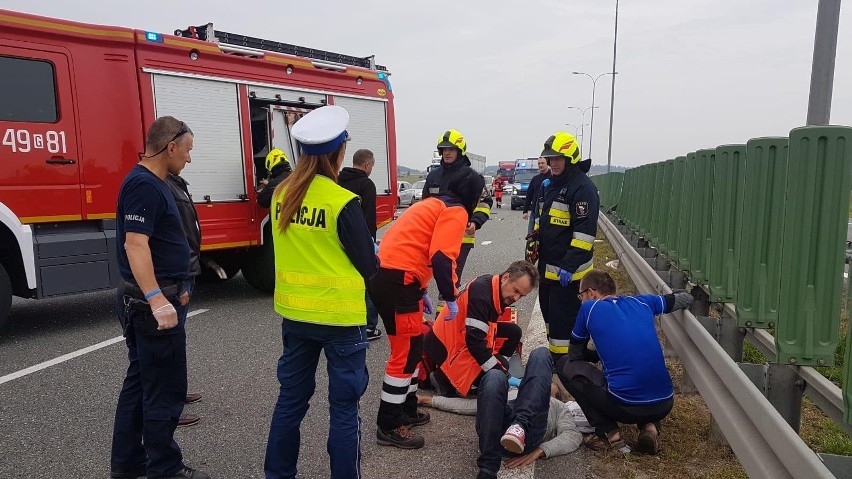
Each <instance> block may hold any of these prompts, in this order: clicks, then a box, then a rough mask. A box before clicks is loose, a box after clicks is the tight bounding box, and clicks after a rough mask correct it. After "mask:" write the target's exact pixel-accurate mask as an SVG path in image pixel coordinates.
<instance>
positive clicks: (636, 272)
mask: <svg viewBox="0 0 852 479" xmlns="http://www.w3.org/2000/svg"><path fill="white" fill-rule="evenodd" d="M598 223H599V226H600V227H601V229H602V230H603V232H604V234H606V236H607V238H608V239H609V242H610V244H611V245H612V248H613V250H614V251H615V253H616V254H617V255H618V257H619V259H620V261H621V264H622V265H623V266H624V268H625V270H626V271H627V273H628V274H629V275H630V277H631V279H633V282H634V284H635V285H636V288H637V289H638V290H639V292H641V293H656V294H668V293H670V292H671V289H670V288H669V286H668V285H667V284H666V283H665V282H664V281H663V280H662V279H661V278H660V277H659V276H658V275H657V273H656V272H655V271H654V270H653V268H651V266H650V265H648V263H647V262H646V261H645V259H644V258H642V257H641V256H640V255H639V253H638V252H636V250H635V249H633V247H632V246H631V245H630V244H629V243H628V242H627V240H626V239H625V238H624V236H623V235H622V234H621V233H620V232H619V231H618V229H617V228H616V227H615V225H614V224H613V223H612V222H611V221H610V220H609V218H607V217H606V215H603V214H601V215H600V216H599V220H598ZM661 324H662V328H663V331H664V332H665V334H666V337H667V338H668V340H669V342H670V343H671V344H672V346H673V347H674V349H675V351H676V352H677V355H678V357H679V359H680V360H681V362H682V363H683V366H684V368H685V369H686V371H687V373H688V374H689V376H690V378H691V379H692V380H693V382H694V383H695V385H696V387H697V388H698V391H699V393H700V394H701V397H702V398H703V399H704V402H705V403H706V404H707V407H708V408H709V409H710V412H711V413H712V414H713V418H714V419H715V420H716V422H717V423H718V425H719V427H720V429H721V430H722V433H723V434H724V435H725V439H726V440H727V441H728V443H729V444H730V445H731V448H732V449H733V451H734V453H735V454H736V455H737V458H738V459H739V461H740V463H741V464H742V465H743V468H744V469H745V470H746V473H748V475H749V477H752V478H767V479H770V478H771V479H779V478H808V479H816V478H834V477H835V476H834V475H832V473H831V472H830V471H829V470H828V468H826V466H825V465H824V464H823V463H822V461H821V460H820V459H819V457H818V456H817V455H816V454H815V453H814V452H813V451H812V450H811V449H810V448H808V446H807V445H806V444H805V443H804V442H803V441H802V440H801V438H800V437H799V436H798V434H796V432H795V431H794V430H793V429H792V428H791V427H790V426H789V425H788V424H787V422H786V421H785V420H784V419H783V418H782V417H781V415H780V414H779V413H778V411H776V410H775V408H774V407H773V406H772V405H771V404H770V403H769V401H768V400H767V399H766V398H765V397H764V396H763V394H762V393H761V392H760V391H759V390H758V389H757V388H756V387H755V386H754V385H753V384H752V382H751V381H750V380H749V378H748V377H747V376H746V375H745V373H744V372H743V371H742V370H741V369H740V368H739V366H738V365H737V364H736V363H735V362H734V361H733V360H732V359H731V358H730V357H729V356H728V355H727V353H725V351H724V350H723V349H722V347H721V346H720V345H719V343H717V342H716V341H715V340H714V339H713V337H712V336H710V334H709V333H708V332H707V330H706V329H705V328H704V327H703V326H702V325H701V324H700V323H699V322H698V320H697V319H696V318H695V316H693V315H692V313H690V312H689V311H678V312H675V313H672V314H667V315H663V316H662V318H661Z"/></svg>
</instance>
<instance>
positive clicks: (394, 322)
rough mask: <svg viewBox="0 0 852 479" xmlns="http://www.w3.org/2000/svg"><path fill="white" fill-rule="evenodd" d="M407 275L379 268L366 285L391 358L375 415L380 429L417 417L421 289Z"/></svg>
mask: <svg viewBox="0 0 852 479" xmlns="http://www.w3.org/2000/svg"><path fill="white" fill-rule="evenodd" d="M406 276H409V275H406V273H405V272H404V271H400V270H393V269H385V268H379V272H378V273H377V274H376V276H375V277H374V278H373V279H372V280H370V282H369V283H368V285H367V288H368V291H369V293H370V297H371V298H372V299H373V304H375V305H376V309H377V310H378V311H379V316H380V317H381V318H382V321H383V322H384V325H385V332H386V333H387V337H388V341H389V342H390V358H389V359H388V363H387V366H386V368H385V377H384V380H383V381H382V396H381V402H380V403H379V413H378V417H377V418H376V424H377V425H378V427H379V429H381V430H383V431H390V430H392V429H396V428H397V427H399V426H407V425H409V424H411V419H412V418H415V417H417V396H416V393H417V386H418V378H417V375H418V373H419V371H418V365H419V363H420V359H421V356H422V352H423V329H422V323H423V302H422V298H423V292H424V291H423V289H422V288H421V287H420V284H419V283H418V282H417V280H416V279H413V278H407V277H406ZM406 283H408V284H406Z"/></svg>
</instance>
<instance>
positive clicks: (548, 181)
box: [541, 178, 550, 188]
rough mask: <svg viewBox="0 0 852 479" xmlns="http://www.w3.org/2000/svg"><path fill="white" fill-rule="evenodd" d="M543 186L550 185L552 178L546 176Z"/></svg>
mask: <svg viewBox="0 0 852 479" xmlns="http://www.w3.org/2000/svg"><path fill="white" fill-rule="evenodd" d="M541 186H543V187H545V188H547V187H548V186H550V178H545V179H544V181H542V182H541Z"/></svg>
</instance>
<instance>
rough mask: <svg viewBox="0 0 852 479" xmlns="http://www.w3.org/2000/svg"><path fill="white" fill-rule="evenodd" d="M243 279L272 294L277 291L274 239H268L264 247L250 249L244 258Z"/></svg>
mask: <svg viewBox="0 0 852 479" xmlns="http://www.w3.org/2000/svg"><path fill="white" fill-rule="evenodd" d="M242 269H243V277H244V278H245V279H246V281H248V283H249V284H250V285H252V286H254V287H255V288H257V289H259V290H261V291H263V292H265V293H271V292H272V291H274V290H275V250H274V249H273V246H272V238H270V237H267V238H266V240H265V241H264V242H263V246H258V247H256V248H250V249H249V250H248V251H247V252H246V254H245V256H244V257H243V268H242Z"/></svg>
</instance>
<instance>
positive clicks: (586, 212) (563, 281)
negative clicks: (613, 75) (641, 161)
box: [533, 131, 599, 361]
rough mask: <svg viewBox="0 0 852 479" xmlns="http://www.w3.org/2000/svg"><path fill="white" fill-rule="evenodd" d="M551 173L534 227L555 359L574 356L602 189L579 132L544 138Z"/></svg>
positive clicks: (542, 300)
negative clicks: (594, 179) (582, 152)
mask: <svg viewBox="0 0 852 479" xmlns="http://www.w3.org/2000/svg"><path fill="white" fill-rule="evenodd" d="M539 156H541V157H543V158H546V159H547V162H548V164H549V165H550V169H551V177H550V179H549V180H545V181H544V182H543V183H542V190H541V192H540V193H539V195H538V204H537V207H538V208H539V215H538V218H537V219H536V220H535V221H536V223H535V225H534V226H533V228H534V235H536V234H537V238H538V241H539V263H538V270H539V273H540V274H541V284H540V285H539V295H538V298H539V304H540V306H541V312H542V316H544V322H545V324H546V325H547V331H548V333H547V339H548V343H549V348H550V353H551V354H552V355H553V356H554V361H555V360H556V359H558V358H559V357H561V356H562V355H565V354H568V348H569V343H570V340H571V330H572V329H573V328H574V322H575V321H576V319H577V312H578V311H579V310H580V300H579V299H578V297H577V295H578V293H579V289H578V285H579V284H580V279H582V277H583V276H584V275H585V274H586V273H587V272H589V271H591V270H592V246H593V244H594V241H595V235H596V234H597V223H598V207H599V199H598V191H597V188H596V187H595V185H594V183H592V181H591V180H590V179H589V177H588V176H586V172H587V171H588V169H589V166H590V165H591V160H586V161H580V146H579V145H578V144H577V140H576V138H574V136H573V135H571V134H569V133H566V132H563V131H560V132H557V133H555V134H554V135H552V136H551V137H550V138H548V139H547V141H545V142H544V150H543V151H542V152H541V155H539Z"/></svg>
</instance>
